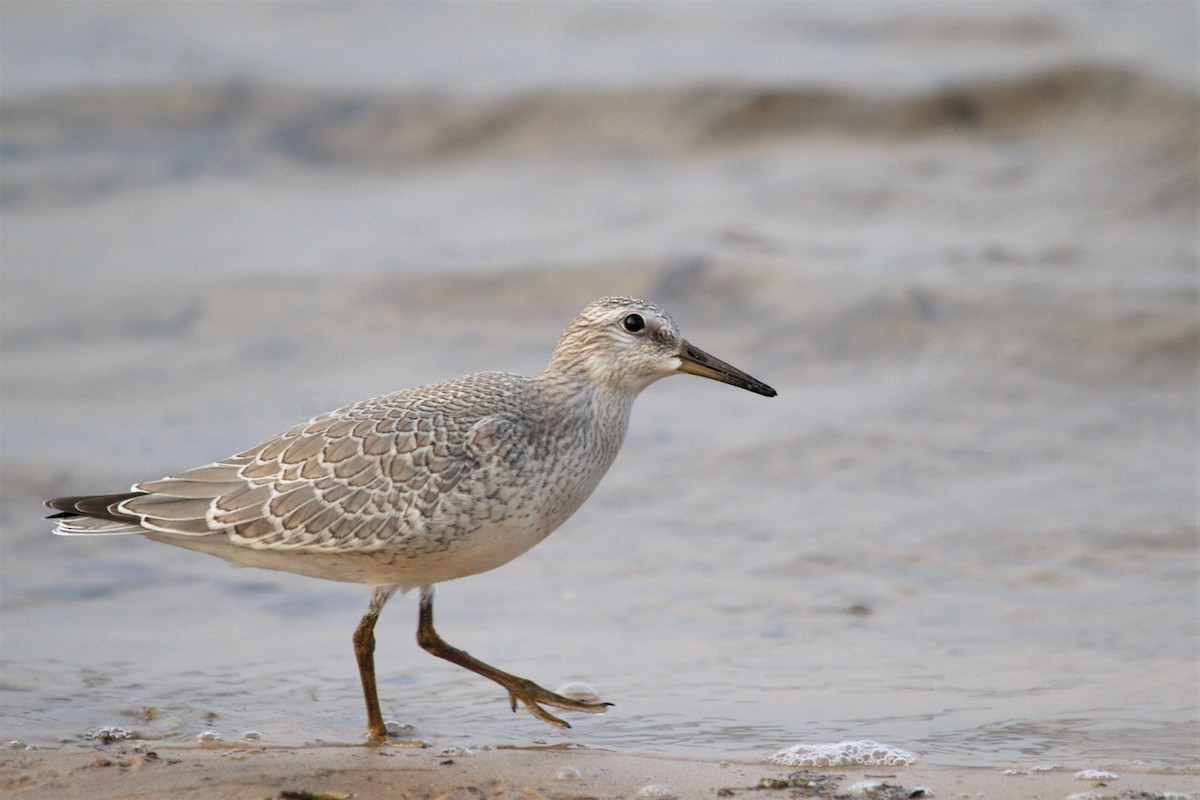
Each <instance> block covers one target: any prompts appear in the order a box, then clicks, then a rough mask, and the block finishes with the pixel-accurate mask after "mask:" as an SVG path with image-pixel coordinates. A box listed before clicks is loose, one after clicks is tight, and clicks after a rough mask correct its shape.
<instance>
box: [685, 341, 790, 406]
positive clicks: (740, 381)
mask: <svg viewBox="0 0 1200 800" xmlns="http://www.w3.org/2000/svg"><path fill="white" fill-rule="evenodd" d="M675 355H676V356H677V357H678V358H679V367H678V370H679V371H680V372H687V373H689V374H691V375H699V376H700V377H702V378H712V379H713V380H714V381H721V383H728V384H732V385H733V386H740V387H741V388H743V389H747V390H749V391H751V392H755V393H757V394H761V395H763V396H765V397H774V396H775V395H776V394H777V392H776V391H775V390H774V389H772V388H771V387H770V386H767V385H766V384H765V383H763V382H762V381H760V380H757V379H756V378H751V377H750V376H749V375H747V374H746V373H744V372H742V371H741V370H740V369H738V368H737V367H735V366H733V365H732V364H726V363H725V362H724V361H722V360H721V359H719V358H717V357H716V356H710V355H709V354H708V353H706V352H704V351H703V350H701V349H700V348H699V347H696V346H695V345H693V344H688V342H687V340H684V341H682V342H680V344H679V352H678V353H676V354H675Z"/></svg>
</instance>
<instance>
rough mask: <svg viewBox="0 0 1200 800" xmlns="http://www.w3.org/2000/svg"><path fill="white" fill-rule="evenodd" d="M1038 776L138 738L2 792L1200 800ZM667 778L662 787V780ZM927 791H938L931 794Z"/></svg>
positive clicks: (1148, 785)
mask: <svg viewBox="0 0 1200 800" xmlns="http://www.w3.org/2000/svg"><path fill="white" fill-rule="evenodd" d="M1040 766H1041V768H1040V769H1034V770H1033V771H1030V772H1025V771H1019V772H1014V773H1008V774H1006V773H1005V772H1003V771H1000V770H996V769H986V768H970V767H937V766H920V765H916V766H911V767H904V768H901V769H894V768H892V769H888V768H874V769H872V768H855V769H842V770H796V769H789V768H781V767H773V766H764V765H761V764H755V763H748V762H744V761H736V760H734V761H719V762H714V761H700V760H693V759H679V758H664V757H661V756H660V757H655V756H646V755H631V754H622V753H614V752H606V751H602V750H589V749H571V750H556V749H539V748H536V747H534V748H529V749H520V750H512V749H481V750H479V751H470V752H469V753H462V752H458V753H449V752H439V751H437V750H414V749H410V748H396V747H383V748H363V747H323V748H306V749H295V748H255V747H232V748H227V747H190V748H180V747H166V748H157V749H155V750H150V751H149V752H146V751H144V750H143V751H142V752H137V751H135V750H133V749H131V748H127V747H110V748H100V749H96V750H84V751H79V750H73V751H63V752H52V751H46V750H40V751H36V752H29V753H26V752H19V753H14V752H12V751H9V752H8V753H5V754H4V755H3V759H2V761H0V787H2V788H3V789H4V790H5V792H6V795H7V796H9V797H13V798H24V797H30V798H32V797H37V798H44V800H92V799H93V798H97V797H123V798H136V797H178V798H191V797H196V798H200V797H221V798H228V800H265V799H266V798H281V800H312V799H314V798H324V799H325V800H344V799H345V798H354V799H355V800H396V798H405V799H406V800H432V799H433V798H442V799H443V800H449V799H450V798H486V799H489V800H517V799H518V798H520V799H521V800H531V799H532V798H546V800H580V799H581V798H660V799H665V798H670V797H675V798H680V800H686V799H687V798H702V797H746V798H749V797H755V798H762V797H815V798H820V797H828V798H832V797H874V798H882V799H883V800H899V799H900V798H909V797H943V798H944V797H986V798H989V799H990V800H1039V798H1059V799H1060V800H1061V798H1067V797H1077V798H1080V800H1082V798H1085V797H1086V798H1087V799H1088V800H1100V799H1101V798H1108V797H1112V798H1118V797H1120V798H1131V797H1136V798H1142V799H1143V800H1150V799H1151V798H1161V799H1162V800H1182V798H1183V797H1186V796H1189V795H1190V796H1195V793H1196V791H1197V786H1198V785H1200V776H1197V774H1196V772H1195V771H1194V770H1174V771H1172V770H1161V769H1160V770H1147V769H1146V768H1144V767H1142V768H1137V767H1134V768H1132V769H1122V770H1120V771H1119V772H1114V771H1112V770H1096V771H1095V772H1098V773H1101V774H1100V775H1098V776H1095V777H1088V776H1087V775H1084V776H1082V777H1081V776H1080V772H1082V771H1081V770H1075V769H1071V768H1067V767H1064V766H1062V765H1050V764H1047V765H1040ZM656 787H657V788H656ZM921 790H925V791H924V793H922V791H921Z"/></svg>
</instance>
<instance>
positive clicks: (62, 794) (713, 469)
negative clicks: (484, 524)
mask: <svg viewBox="0 0 1200 800" xmlns="http://www.w3.org/2000/svg"><path fill="white" fill-rule="evenodd" d="M0 22H2V24H0V76H2V80H0V166H2V167H3V169H2V170H0V243H2V247H0V407H2V411H3V415H2V417H0V623H2V624H0V742H3V743H9V742H11V743H12V744H11V745H10V746H8V747H4V748H3V749H0V793H3V794H4V795H5V796H12V797H20V798H25V797H29V798H76V797H79V798H82V797H87V798H89V800H96V799H98V798H125V797H146V798H149V797H166V796H170V797H197V798H199V797H222V798H224V797H231V798H242V797H244V798H255V799H256V800H257V799H258V798H267V797H281V796H288V795H286V794H282V793H286V792H298V793H301V794H296V795H294V796H297V797H305V796H318V797H319V796H324V797H327V798H332V797H347V796H348V797H353V798H374V797H380V798H383V797H389V798H391V797H407V798H425V797H429V798H433V797H442V796H451V797H453V796H459V797H472V798H478V797H490V798H501V797H522V798H524V797H539V796H540V797H548V798H585V797H588V798H590V797H595V798H618V797H620V798H625V797H630V798H632V797H639V796H641V797H653V796H659V795H655V794H654V792H653V791H649V790H647V791H643V790H645V789H646V787H648V786H653V785H660V786H662V787H665V790H667V791H669V792H670V793H671V794H672V795H673V796H675V797H678V798H692V797H714V796H730V795H726V794H724V793H723V790H725V789H728V790H730V791H731V792H732V796H746V797H750V796H753V797H770V796H779V797H792V796H797V797H805V796H839V795H846V794H849V795H850V796H883V797H902V796H903V797H907V796H911V795H912V792H913V791H915V790H916V789H918V788H920V787H926V788H927V789H929V790H931V791H932V792H933V796H936V797H942V798H947V797H956V798H958V797H987V798H998V799H999V800H1004V799H1005V798H1013V799H1014V800H1015V799H1016V798H1043V797H1044V798H1067V797H1072V796H1074V797H1077V798H1084V797H1087V798H1092V797H1118V798H1138V800H1142V799H1143V798H1154V797H1178V796H1187V795H1190V796H1192V797H1195V796H1197V795H1200V667H1198V664H1200V658H1198V647H1200V644H1198V635H1197V630H1198V629H1197V608H1196V596H1197V594H1196V592H1197V587H1198V580H1200V560H1198V558H1197V539H1198V535H1200V522H1198V514H1200V509H1198V504H1197V502H1198V501H1197V489H1196V487H1197V476H1198V474H1200V465H1198V456H1197V448H1196V442H1197V440H1198V433H1200V432H1198V430H1197V411H1198V407H1200V403H1198V398H1197V385H1198V383H1197V362H1198V358H1200V323H1198V318H1197V308H1198V297H1200V291H1198V285H1197V276H1198V269H1197V259H1198V253H1197V223H1196V219H1197V208H1198V204H1197V192H1196V187H1197V164H1196V142H1197V85H1196V73H1195V64H1196V58H1197V44H1196V42H1197V23H1196V14H1195V5H1194V3H1187V2H1179V3H1170V2H1152V3H1120V2H1109V3H1083V2H1080V3H1074V2H1058V3H1005V4H962V5H958V6H949V5H940V4H921V3H883V4H871V3H852V4H833V3H829V4H799V3H794V4H793V3H782V4H775V3H738V4H731V5H726V4H722V3H703V4H674V3H654V4H644V5H643V4H621V3H592V4H516V3H512V4H500V5H490V4H483V5H474V4H467V3H455V4H395V5H392V4H381V5H374V4H367V3H334V4H325V3H304V4H294V3H288V4H282V3H280V4H275V3H261V4H257V3H256V4H251V3H246V4H237V5H236V6H234V5H229V4H219V3H214V4H207V3H145V4H143V3H107V2H91V3H73V2H57V3H52V4H47V3H40V2H29V3H22V2H9V1H8V0H6V1H5V2H4V3H3V4H2V5H0ZM608 294H628V295H633V296H639V297H644V298H646V299H648V300H652V301H654V302H656V303H659V304H660V305H662V306H663V307H665V308H666V309H667V310H668V311H670V312H671V314H672V315H673V316H674V317H675V319H676V320H677V321H678V322H679V323H680V325H681V326H682V329H683V332H684V335H685V336H686V337H687V338H688V339H689V340H690V341H692V342H694V343H695V344H696V345H698V346H700V347H702V348H704V349H705V350H708V351H710V352H712V353H713V354H715V355H717V356H718V357H720V358H723V359H725V360H728V361H730V362H731V363H733V364H736V365H737V366H738V367H740V368H742V369H745V370H746V371H747V372H749V373H751V374H753V375H754V376H755V377H757V378H760V379H762V380H763V381H765V382H767V383H769V384H771V385H772V386H774V387H775V388H776V389H778V390H779V397H777V398H774V399H772V400H771V401H769V402H767V401H763V402H761V403H756V402H753V401H754V400H759V399H761V398H754V397H751V396H748V395H745V393H744V392H738V391H736V390H733V389H730V387H726V386H720V385H717V384H713V385H706V384H708V383H711V382H703V381H695V380H690V379H683V378H671V379H670V380H666V381H663V382H661V383H660V384H658V385H655V386H653V387H651V388H650V389H649V390H647V391H646V392H645V393H644V394H643V396H642V397H641V398H639V400H638V403H637V406H636V407H635V409H634V413H633V420H632V425H631V428H630V431H629V434H628V436H627V438H626V442H625V445H624V448H623V450H622V452H621V455H620V456H619V457H618V459H617V461H616V463H615V465H614V467H613V469H612V470H611V472H610V473H609V475H608V476H606V478H605V480H604V482H603V483H602V484H601V486H600V488H599V489H598V490H597V491H596V493H595V494H594V496H593V497H592V498H591V499H590V500H589V502H588V503H587V504H585V506H584V507H583V508H582V509H581V510H580V511H579V512H578V513H577V515H576V516H575V517H573V518H572V519H571V520H570V521H569V522H568V523H567V524H566V525H564V526H563V527H562V528H561V529H560V530H559V531H558V532H556V533H555V534H554V535H553V536H551V537H550V538H549V539H548V540H547V541H546V542H544V543H542V544H541V545H539V546H538V547H536V548H534V549H533V550H532V551H530V552H529V553H527V554H526V555H525V556H522V557H521V558H519V559H517V560H515V561H513V562H512V563H510V564H507V565H505V566H504V567H502V568H500V569H497V570H494V571H492V572H489V573H485V574H482V575H479V576H475V577H472V578H470V579H464V580H461V581H452V582H449V583H446V584H443V585H441V586H439V595H438V598H439V600H438V603H439V610H438V613H439V630H440V631H441V632H442V634H443V635H444V636H445V637H446V638H447V640H448V641H450V642H452V643H453V644H455V645H458V646H461V647H463V648H465V649H468V650H469V651H470V652H471V653H473V654H475V655H478V656H480V657H484V658H486V660H487V661H489V662H490V663H493V664H496V665H497V666H501V667H503V668H504V669H506V670H510V671H512V672H514V673H516V674H520V675H524V676H528V677H530V678H532V679H534V680H537V681H538V682H539V683H542V684H543V685H545V686H547V687H548V688H554V687H557V686H561V685H562V684H564V683H567V682H571V681H581V682H584V683H586V684H588V685H589V686H591V687H593V688H594V689H595V690H596V692H598V694H599V696H600V697H601V698H602V699H603V700H605V701H610V702H612V703H614V705H613V707H612V708H610V709H609V710H608V712H607V713H605V714H603V715H595V716H590V715H588V716H587V717H586V718H584V719H578V718H577V716H573V717H571V720H570V721H571V723H572V724H573V725H574V727H573V728H572V729H571V730H569V731H559V730H555V729H550V728H549V727H548V726H546V725H544V724H543V723H541V722H539V721H538V720H536V719H533V718H531V717H530V716H529V715H527V714H524V713H521V714H512V713H511V712H510V711H509V709H508V707H507V704H506V702H505V698H504V697H502V696H500V695H501V693H500V692H498V691H497V690H496V687H495V686H493V685H491V684H489V683H487V682H486V681H483V680H480V679H476V678H475V677H474V676H471V675H469V674H467V673H465V672H464V671H463V670H460V669H457V668H455V667H453V666H450V665H448V664H445V663H442V662H440V661H438V660H436V659H433V658H431V657H429V656H428V655H426V654H425V653H423V652H421V651H420V650H419V648H418V647H417V646H416V644H415V643H414V641H413V634H414V632H415V628H416V604H415V602H414V601H413V598H412V597H411V596H406V597H397V598H396V599H394V600H393V601H392V603H391V604H389V606H388V608H387V610H386V611H385V612H384V614H383V616H382V617H381V618H380V622H379V626H378V628H377V631H376V635H377V638H378V641H379V645H378V651H377V655H376V664H377V668H378V671H379V680H380V697H381V701H382V703H383V705H384V715H385V718H386V719H388V720H391V721H394V722H395V723H396V724H397V725H398V726H400V728H399V729H400V730H402V731H404V732H405V733H404V734H403V736H402V737H401V738H400V739H398V740H397V741H395V742H392V743H390V744H388V745H387V746H384V747H382V748H375V749H373V748H367V747H364V746H362V745H361V744H360V743H361V741H362V728H363V722H364V717H363V708H362V698H361V692H360V689H359V686H358V676H357V672H356V668H355V663H354V659H353V656H352V653H351V649H350V634H351V631H352V630H353V628H354V626H355V624H356V623H357V621H358V619H359V617H360V616H361V614H362V613H363V610H364V608H365V605H366V600H367V596H368V591H367V589H366V588H365V587H359V586H354V585H342V584H336V583H331V582H323V581H314V580H310V579H305V578H302V577H299V576H295V575H288V574H283V573H274V572H268V571H262V570H253V569H244V570H231V569H230V568H229V567H228V566H227V565H226V564H225V563H223V562H221V561H219V560H217V559H213V558H210V557H207V556H204V555H201V554H196V553H189V552H185V551H183V550H179V549H177V548H171V547H163V546H160V545H157V544H155V543H153V542H149V541H146V540H143V539H140V538H138V537H104V538H103V539H96V540H86V541H85V540H80V539H78V538H76V539H65V538H62V537H55V536H52V535H50V525H49V524H47V522H46V521H45V520H44V519H43V516H44V514H45V509H44V508H43V507H42V501H43V500H44V499H46V498H48V497H54V496H60V495H66V494H83V493H91V492H106V491H113V492H115V491H122V490H124V489H126V488H127V487H128V486H129V485H130V484H131V483H133V482H135V481H138V480H146V479H153V478H157V477H159V476H162V475H166V474H169V473H172V472H176V471H178V470H181V469H186V468H188V467H192V466H196V465H200V464H204V463H208V462H210V461H212V460H214V459H217V458H221V457H224V456H227V455H229V454H231V453H233V452H236V451H238V450H239V449H241V448H242V447H245V446H247V445H249V444H251V443H253V442H255V441H258V440H261V439H262V438H264V437H266V436H269V435H271V434H274V433H276V432H278V431H281V430H283V429H285V428H287V427H289V426H291V425H292V424H295V423H297V422H299V421H302V420H304V419H307V418H310V417H312V416H314V415H316V414H319V413H322V412H324V411H327V410H330V409H333V408H336V407H339V406H341V405H344V404H346V403H350V402H354V401H358V400H361V399H364V398H367V397H372V396H376V395H380V394H384V393H387V392H391V391H395V390H397V389H401V388H406V387H410V386H417V385H421V384H424V383H428V382H433V381H438V380H442V379H444V378H447V377H451V376H454V375H460V374H464V373H468V372H473V371H479V370H504V371H512V372H519V373H525V374H532V373H536V372H537V371H538V370H540V369H542V368H543V366H544V365H545V363H546V359H547V358H548V357H549V353H550V349H551V348H552V346H553V343H554V342H555V340H556V338H557V337H558V335H559V333H560V332H561V330H562V328H563V326H564V325H566V324H567V323H568V322H569V321H570V320H571V319H572V318H573V317H574V315H575V314H576V313H577V312H578V311H579V309H580V308H582V307H583V306H584V305H585V304H587V303H588V302H590V301H591V300H593V299H595V298H596V297H599V296H602V295H608ZM697 384H705V385H697ZM113 731H118V732H121V733H120V735H119V736H117V737H116V740H114V741H110V742H109V743H107V744H104V743H103V741H104V740H105V739H112V738H114V737H113V736H112V735H111V733H112V732H113ZM106 732H108V733H106ZM863 740H873V741H876V742H880V743H883V744H884V745H886V746H888V747H891V748H899V749H902V750H904V751H907V752H909V753H912V754H914V755H915V756H917V757H919V760H918V761H916V762H915V763H914V764H912V765H909V766H904V767H881V766H878V765H876V766H871V765H864V764H851V765H847V766H839V767H836V768H828V769H818V770H815V772H814V774H813V775H810V776H797V777H795V778H794V779H793V782H792V785H790V786H781V785H779V784H778V783H771V782H772V781H774V782H778V781H784V782H786V781H787V780H788V776H789V774H791V773H793V772H795V771H796V769H797V768H795V767H785V766H778V765H774V764H771V763H768V759H769V757H770V756H771V754H773V753H776V752H778V751H780V750H782V749H784V748H788V747H792V746H794V745H799V744H829V743H838V742H845V741H863ZM417 741H420V742H423V743H424V744H425V745H427V746H426V747H421V748H419V747H409V746H402V745H404V744H410V743H412V742H417ZM468 751H469V752H468ZM151 752H152V753H154V755H153V756H151V755H150V753H151ZM448 762H452V763H448ZM560 770H577V771H578V773H579V775H578V777H571V776H569V775H565V776H564V777H562V778H556V774H557V773H558V772H559V771H560ZM1086 770H1098V771H1106V772H1110V773H1114V774H1116V775H1119V777H1118V778H1111V777H1109V778H1105V777H1103V776H1101V777H1096V776H1093V777H1090V778H1089V777H1087V776H1086V775H1085V777H1083V778H1080V777H1077V774H1078V773H1080V772H1081V771H1086ZM821 776H825V777H821ZM762 779H769V780H768V783H767V784H762V786H761V787H760V781H761V780H762ZM864 781H867V782H872V781H873V782H876V783H886V784H888V785H889V786H892V787H903V790H902V789H900V788H883V789H879V788H876V789H874V790H871V789H869V788H868V789H864V788H863V787H862V786H861V785H860V786H859V787H857V788H855V784H862V782H864ZM770 786H775V787H777V788H769V787H770ZM753 787H760V788H753ZM870 791H875V792H876V795H871V794H869V792H870ZM304 792H307V793H309V794H308V795H305V794H302V793H304ZM855 792H868V793H867V794H861V795H856V794H854V793H855ZM881 792H882V794H881ZM905 792H907V793H905ZM639 793H640V794H639ZM1171 793H1174V794H1171ZM661 796H666V795H661Z"/></svg>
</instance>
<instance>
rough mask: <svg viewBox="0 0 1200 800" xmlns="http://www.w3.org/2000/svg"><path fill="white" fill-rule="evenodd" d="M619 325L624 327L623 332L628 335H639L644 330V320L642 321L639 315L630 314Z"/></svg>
mask: <svg viewBox="0 0 1200 800" xmlns="http://www.w3.org/2000/svg"><path fill="white" fill-rule="evenodd" d="M621 324H622V325H624V326H625V330H627V331H629V332H630V333H641V332H642V331H643V330H645V328H646V320H644V319H642V315H641V314H630V315H629V316H628V317H626V318H625V319H623V320H621Z"/></svg>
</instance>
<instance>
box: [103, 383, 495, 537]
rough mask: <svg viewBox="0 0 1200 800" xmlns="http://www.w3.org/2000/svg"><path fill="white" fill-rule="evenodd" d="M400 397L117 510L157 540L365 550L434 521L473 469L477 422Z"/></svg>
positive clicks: (154, 489)
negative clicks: (220, 535) (164, 536)
mask: <svg viewBox="0 0 1200 800" xmlns="http://www.w3.org/2000/svg"><path fill="white" fill-rule="evenodd" d="M463 412H464V408H463V404H462V403H456V402H453V398H450V400H449V401H445V402H443V401H439V398H438V397H437V396H434V397H430V396H428V395H427V394H426V395H418V394H416V393H415V392H401V393H397V394H395V395H389V396H385V397H382V398H376V399H374V400H368V401H365V402H363V403H359V404H356V405H353V406H348V407H346V408H343V409H339V410H338V411H334V412H331V413H329V414H325V415H323V416H320V417H317V418H315V419H313V420H311V421H309V422H307V423H305V424H303V425H298V426H296V427H294V428H292V429H290V430H288V431H285V432H284V433H282V434H280V435H278V436H275V437H273V438H270V439H267V440H266V441H263V442H260V443H259V444H257V445H255V446H254V447H251V448H250V449H248V450H245V451H243V452H241V453H238V454H237V455H235V456H232V457H230V458H227V459H224V460H222V461H218V462H216V463H213V464H209V465H207V466H203V467H199V468H196V469H191V470H187V471H186V472H181V473H179V474H177V475H173V476H171V477H168V478H164V479H162V480H158V481H148V482H145V483H140V484H138V485H136V486H135V487H134V489H135V490H137V491H139V492H145V493H146V494H143V495H138V496H135V497H132V498H130V499H128V500H125V501H123V502H121V503H120V504H119V506H118V509H119V511H120V512H121V513H123V514H130V515H134V516H136V517H138V518H140V519H141V524H142V525H143V526H144V527H146V528H148V529H150V530H154V531H161V532H164V533H171V534H179V535H184V536H189V535H207V534H212V533H217V532H224V533H226V534H227V535H228V536H229V539H230V540H231V541H232V542H234V543H235V544H241V545H245V546H248V547H251V548H256V549H272V550H276V549H278V550H290V549H303V550H310V551H319V552H337V551H346V550H354V551H356V552H369V551H372V550H379V549H383V548H385V547H388V546H395V545H397V544H399V543H400V542H402V541H403V540H405V539H413V538H414V537H415V538H418V539H419V537H420V536H421V534H422V533H424V532H426V531H427V530H429V529H430V527H431V526H434V525H436V524H437V522H438V520H439V515H440V514H441V513H442V504H443V503H444V502H445V499H446V497H447V495H448V494H449V493H451V492H452V491H453V490H454V489H455V487H456V486H458V485H459V483H460V482H461V481H462V480H463V478H464V477H466V476H467V475H468V474H470V473H471V472H472V471H473V470H475V469H476V468H477V467H478V465H479V461H478V459H477V457H476V454H475V453H474V452H473V451H472V449H471V448H469V447H468V440H469V439H470V437H469V432H470V429H471V427H472V426H473V425H475V424H476V423H477V422H478V421H479V418H478V416H475V417H474V418H472V417H471V416H470V415H469V414H465V413H463Z"/></svg>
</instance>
